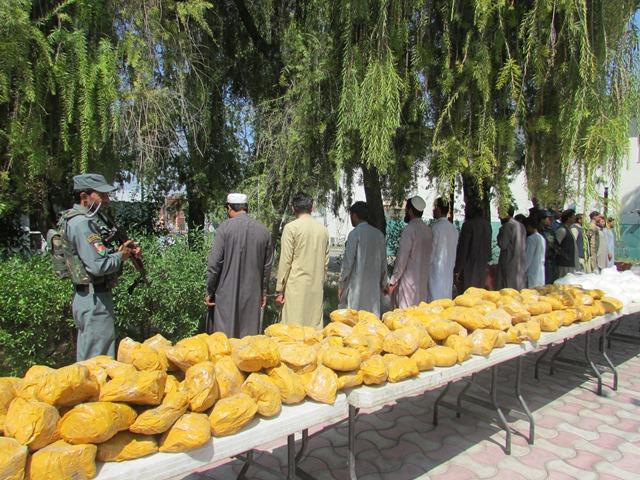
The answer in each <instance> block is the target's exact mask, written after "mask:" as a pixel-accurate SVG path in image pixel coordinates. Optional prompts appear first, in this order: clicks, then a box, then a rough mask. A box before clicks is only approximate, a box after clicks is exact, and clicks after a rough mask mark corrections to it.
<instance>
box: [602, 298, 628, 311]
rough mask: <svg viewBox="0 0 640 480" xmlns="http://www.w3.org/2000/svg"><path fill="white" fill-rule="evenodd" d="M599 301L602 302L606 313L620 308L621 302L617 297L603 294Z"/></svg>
mask: <svg viewBox="0 0 640 480" xmlns="http://www.w3.org/2000/svg"><path fill="white" fill-rule="evenodd" d="M600 301H601V302H602V306H603V307H604V309H605V311H606V312H607V313H611V312H618V311H620V310H622V307H623V304H622V302H621V301H620V300H618V299H617V298H614V297H609V296H603V297H602V298H601V300H600Z"/></svg>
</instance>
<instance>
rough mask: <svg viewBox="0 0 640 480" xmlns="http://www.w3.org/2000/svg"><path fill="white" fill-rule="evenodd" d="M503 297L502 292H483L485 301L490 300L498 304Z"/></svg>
mask: <svg viewBox="0 0 640 480" xmlns="http://www.w3.org/2000/svg"><path fill="white" fill-rule="evenodd" d="M501 297H502V295H500V292H498V291H495V290H485V291H484V292H482V298H483V300H488V301H490V302H493V303H497V302H498V300H500V298H501Z"/></svg>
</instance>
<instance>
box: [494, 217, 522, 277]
mask: <svg viewBox="0 0 640 480" xmlns="http://www.w3.org/2000/svg"><path fill="white" fill-rule="evenodd" d="M514 211H515V208H514V207H513V205H512V206H510V207H509V208H508V209H507V214H506V216H504V217H502V218H500V222H501V223H502V226H501V227H500V231H499V232H498V246H499V247H500V257H499V258H498V287H499V288H515V289H516V290H522V289H523V288H525V287H526V285H527V276H526V268H525V254H526V248H527V247H526V237H527V234H526V231H525V229H524V225H522V224H521V223H520V222H518V221H516V220H515V219H514V218H513V213H514Z"/></svg>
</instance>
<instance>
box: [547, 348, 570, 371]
mask: <svg viewBox="0 0 640 480" xmlns="http://www.w3.org/2000/svg"><path fill="white" fill-rule="evenodd" d="M566 346H567V341H566V340H563V341H562V345H560V348H559V349H558V350H557V351H556V353H554V354H553V356H552V357H551V361H550V362H549V363H550V365H549V375H553V374H555V373H556V366H555V361H556V358H558V356H559V355H560V354H561V353H562V351H563V350H564V348H565V347H566Z"/></svg>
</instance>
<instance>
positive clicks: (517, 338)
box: [507, 320, 540, 343]
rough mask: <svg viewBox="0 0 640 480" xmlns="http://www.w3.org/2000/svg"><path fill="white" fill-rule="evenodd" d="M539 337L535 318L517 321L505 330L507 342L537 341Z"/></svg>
mask: <svg viewBox="0 0 640 480" xmlns="http://www.w3.org/2000/svg"><path fill="white" fill-rule="evenodd" d="M539 339H540V324H539V323H538V322H536V321H535V320H529V321H528V322H523V323H519V324H517V325H514V326H513V327H511V328H510V329H509V330H507V343H522V342H523V341H525V340H526V341H530V342H537V341H538V340H539Z"/></svg>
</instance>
